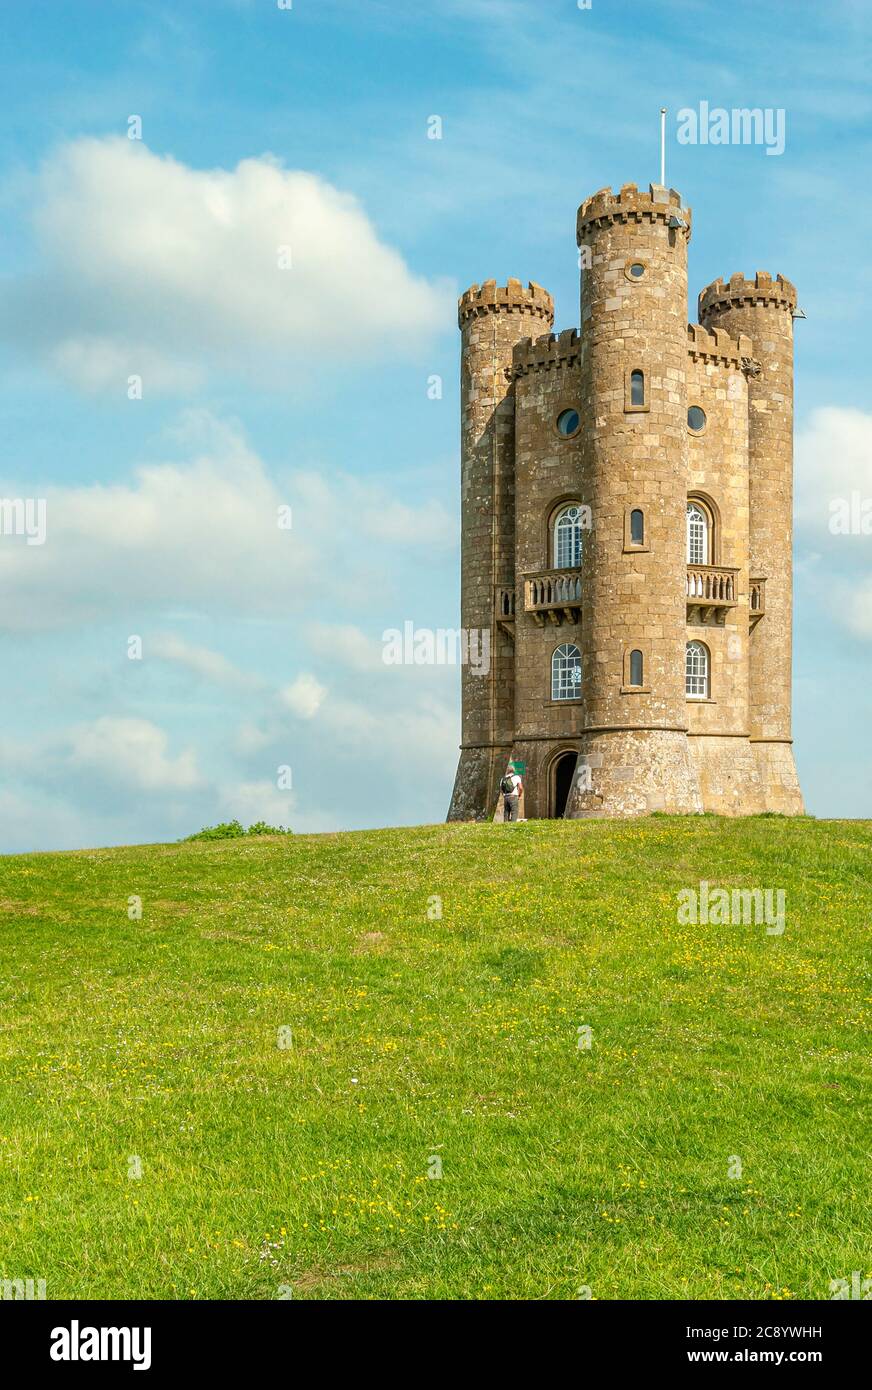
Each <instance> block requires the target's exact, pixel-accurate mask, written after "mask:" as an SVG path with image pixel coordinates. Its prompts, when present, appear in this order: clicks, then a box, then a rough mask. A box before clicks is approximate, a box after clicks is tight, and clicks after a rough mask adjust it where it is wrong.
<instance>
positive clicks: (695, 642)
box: [684, 637, 712, 701]
mask: <svg viewBox="0 0 872 1390" xmlns="http://www.w3.org/2000/svg"><path fill="white" fill-rule="evenodd" d="M692 648H693V649H695V652H698V653H701V654H702V658H703V662H704V667H705V669H704V671H703V672H702V674H700V673H699V672H695V671H691V670H690V669H689V666H690V664H691V649H692ZM694 680H695V681H699V680H702V682H703V685H704V689H703V691H702V692H700V691H698V690H690V689H689V688H688V683H689V682H691V681H694ZM711 692H712V654H711V651H710V650H709V648H708V647H707V646H706V644H705V642H701V641H700V640H699V638H698V637H693V638H691V640H690V641H689V642H686V643H685V647H684V698H685V700H693V701H699V700H711V697H712V696H711Z"/></svg>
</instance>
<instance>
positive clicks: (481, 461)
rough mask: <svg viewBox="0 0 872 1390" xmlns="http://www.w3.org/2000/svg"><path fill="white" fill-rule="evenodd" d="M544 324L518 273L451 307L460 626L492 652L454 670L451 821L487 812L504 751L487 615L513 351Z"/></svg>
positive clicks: (502, 662) (504, 554) (501, 649)
mask: <svg viewBox="0 0 872 1390" xmlns="http://www.w3.org/2000/svg"><path fill="white" fill-rule="evenodd" d="M553 321H554V304H553V301H552V299H551V296H550V294H548V293H547V291H546V290H544V289H542V287H541V285H535V284H532V283H531V284H528V285H527V286H524V285H522V284H521V282H520V281H519V280H509V281H508V283H507V284H505V285H498V284H497V283H496V281H495V280H486V281H485V282H484V284H482V285H481V286H479V285H472V286H471V288H470V289H468V290H467V291H466V293H465V294H463V295H462V296H461V298H460V301H459V305H458V322H459V326H460V330H461V335H462V338H461V366H460V397H461V435H460V467H461V514H462V521H461V598H460V605H461V626H462V627H463V628H464V629H465V630H466V632H474V633H476V634H479V633H481V632H483V631H486V632H487V633H488V635H489V639H490V641H491V659H490V670H489V672H488V673H487V674H484V673H483V672H481V673H479V672H477V671H476V670H475V669H474V668H473V667H472V666H470V665H466V666H464V668H463V673H462V702H463V727H462V742H461V757H460V764H459V766H458V770H457V778H456V781H455V785H454V793H453V796H452V799H451V809H450V811H449V819H450V820H468V819H482V818H483V817H485V816H487V815H489V814H491V813H492V812H493V808H494V804H495V801H496V797H497V787H498V783H499V778H500V775H501V773H502V772H503V771H504V769H505V762H506V759H507V757H508V756H509V754H510V752H511V745H512V734H513V728H512V724H513V715H514V703H513V691H514V650H513V647H512V643H511V640H510V638H509V637H508V636H507V635H506V634H505V633H504V632H503V631H502V630H501V629H500V628H498V627H497V626H496V624H495V621H494V616H495V603H496V601H497V593H498V590H500V589H503V590H506V591H510V592H512V593H513V591H514V541H515V536H514V530H515V521H514V503H515V494H514V483H515V477H514V462H515V460H514V435H515V420H514V400H515V398H514V384H513V381H512V376H511V368H512V353H513V350H514V348H515V346H516V344H518V343H519V342H521V341H522V340H523V339H525V338H531V337H532V338H536V337H539V336H540V335H541V334H542V333H544V332H547V331H548V330H549V329H550V328H551V326H552V324H553ZM506 616H508V615H506Z"/></svg>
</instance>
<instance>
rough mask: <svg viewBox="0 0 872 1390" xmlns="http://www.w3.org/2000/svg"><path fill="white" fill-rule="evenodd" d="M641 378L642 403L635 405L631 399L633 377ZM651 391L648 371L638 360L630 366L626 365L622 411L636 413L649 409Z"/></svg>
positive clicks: (629, 413) (627, 413) (630, 413)
mask: <svg viewBox="0 0 872 1390" xmlns="http://www.w3.org/2000/svg"><path fill="white" fill-rule="evenodd" d="M637 375H638V376H641V378H642V403H641V405H636V404H635V403H634V401H633V377H634V376H637ZM650 393H651V380H650V377H649V374H648V372H647V371H646V370H645V368H644V367H643V366H642V364H641V363H640V362H636V363H635V364H634V365H633V366H632V367H628V368H627V370H626V372H625V374H624V413H625V414H626V415H638V414H640V413H644V412H645V411H649V410H650V409H651V405H650Z"/></svg>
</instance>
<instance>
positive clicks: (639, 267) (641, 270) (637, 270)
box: [630, 261, 645, 280]
mask: <svg viewBox="0 0 872 1390" xmlns="http://www.w3.org/2000/svg"><path fill="white" fill-rule="evenodd" d="M630 274H631V275H632V277H633V279H634V280H641V278H642V276H643V275H644V274H645V267H644V266H643V264H642V262H641V261H633V264H632V265H631V266H630Z"/></svg>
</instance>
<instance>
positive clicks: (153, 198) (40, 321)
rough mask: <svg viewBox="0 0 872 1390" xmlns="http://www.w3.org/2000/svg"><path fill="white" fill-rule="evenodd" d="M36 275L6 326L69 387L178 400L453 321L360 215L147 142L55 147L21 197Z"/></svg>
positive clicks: (8, 309)
mask: <svg viewBox="0 0 872 1390" xmlns="http://www.w3.org/2000/svg"><path fill="white" fill-rule="evenodd" d="M30 190H31V195H32V219H33V225H34V230H35V234H36V243H37V247H38V251H39V263H38V266H37V268H36V269H35V270H34V271H33V272H32V273H31V274H30V275H29V276H28V277H26V278H24V279H19V280H18V281H13V282H12V284H11V286H10V288H9V289H8V290H7V292H6V294H5V303H4V304H3V314H2V319H3V322H4V324H5V331H6V332H7V333H8V334H9V335H10V336H13V335H14V340H15V342H16V344H17V346H18V348H19V350H20V348H21V347H27V346H28V345H29V346H30V347H31V349H32V350H34V351H35V352H37V353H38V354H39V355H40V356H41V357H42V358H43V359H44V360H45V361H47V362H48V363H49V364H51V366H53V367H54V368H55V369H56V370H57V371H59V372H60V373H62V374H63V375H64V376H65V377H66V378H67V379H68V380H70V381H71V382H72V383H73V384H74V385H76V386H77V387H79V388H81V389H83V390H86V391H92V392H96V391H107V392H111V393H112V394H114V395H117V396H123V394H124V393H125V392H126V390H127V379H128V377H130V376H133V375H136V376H139V377H141V378H142V391H143V396H146V395H148V394H149V393H150V392H176V393H178V392H182V393H184V392H187V391H190V390H191V389H192V388H194V387H196V386H197V385H198V384H200V383H201V382H202V380H203V378H204V377H205V375H206V374H207V373H208V371H209V370H210V369H211V368H219V369H224V370H230V371H238V372H243V373H251V372H252V371H253V372H254V373H255V374H256V377H257V380H258V382H259V383H260V384H261V385H269V384H273V385H278V384H280V383H281V382H282V380H284V381H285V383H286V380H287V379H286V377H285V376H284V372H285V369H286V368H287V365H288V364H289V363H293V362H296V363H298V364H300V363H307V362H309V361H310V360H311V355H312V353H313V352H314V351H317V350H319V349H322V348H326V349H328V350H329V352H330V355H331V359H332V360H334V361H335V360H336V359H341V358H349V359H350V358H352V357H355V356H359V353H360V345H361V341H362V340H364V339H365V340H366V343H367V352H368V353H371V352H374V351H378V350H379V349H382V350H403V349H407V348H408V346H409V344H410V343H412V342H413V341H414V340H416V339H418V338H419V337H420V336H421V335H422V334H423V335H428V334H431V333H434V332H437V331H439V330H441V329H444V328H445V327H446V326H449V325H450V324H451V323H452V321H453V299H454V288H453V286H450V285H447V284H445V283H439V284H437V283H431V282H429V281H427V280H425V279H424V278H422V277H420V276H416V275H414V274H412V272H411V271H410V270H409V268H408V267H407V266H406V264H405V262H404V260H403V258H402V256H401V255H400V254H399V253H398V252H397V251H396V250H394V249H393V248H392V247H390V246H388V245H386V244H385V243H384V242H383V241H382V240H381V239H380V238H379V235H378V233H377V231H376V229H375V227H374V226H373V224H372V223H371V221H370V220H369V218H368V217H367V214H366V212H365V211H364V209H363V208H362V207H361V206H360V204H359V202H358V201H357V200H356V199H355V198H354V197H352V196H351V195H350V194H348V193H344V192H342V191H341V190H339V189H337V188H335V187H333V185H332V184H330V183H329V182H327V180H326V179H324V178H321V177H319V176H318V175H316V174H313V173H308V172H305V171H303V170H298V169H285V168H283V167H282V165H281V164H280V162H279V161H278V160H277V159H275V158H273V157H272V156H271V155H268V154H267V155H262V156H261V157H259V158H252V159H244V160H242V161H240V163H239V164H237V166H236V167H235V169H231V170H226V169H208V170H202V169H192V168H190V167H189V166H187V165H185V164H183V163H181V162H180V161H178V160H176V159H173V158H172V157H171V156H169V155H157V154H155V153H153V152H152V151H151V150H149V149H148V148H147V146H145V145H144V144H143V143H142V142H141V141H137V140H128V139H126V138H124V137H119V136H112V137H109V138H104V139H94V138H83V139H78V140H73V141H70V142H68V143H66V144H64V145H62V146H60V147H59V148H58V149H57V150H55V152H54V153H53V154H52V155H51V157H50V158H49V159H48V160H47V161H46V162H45V163H44V165H43V166H42V168H41V169H40V170H39V172H38V173H37V174H36V175H35V176H34V179H33V180H32V182H31V185H30Z"/></svg>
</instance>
